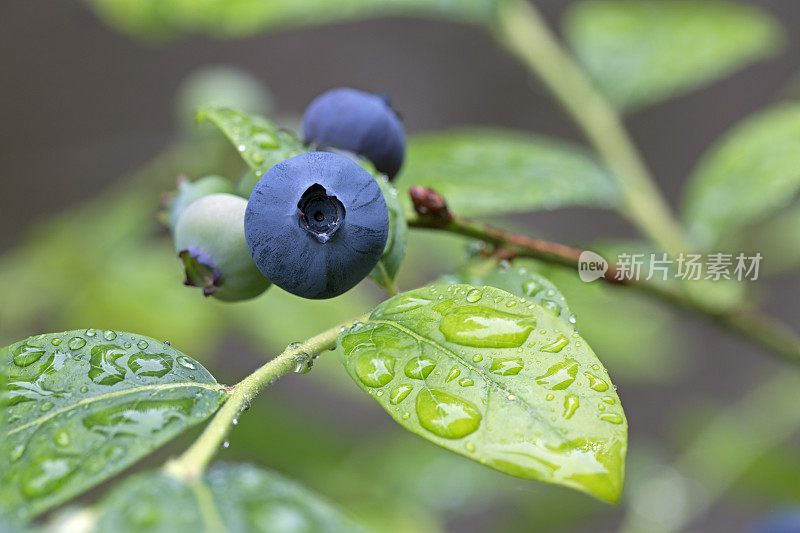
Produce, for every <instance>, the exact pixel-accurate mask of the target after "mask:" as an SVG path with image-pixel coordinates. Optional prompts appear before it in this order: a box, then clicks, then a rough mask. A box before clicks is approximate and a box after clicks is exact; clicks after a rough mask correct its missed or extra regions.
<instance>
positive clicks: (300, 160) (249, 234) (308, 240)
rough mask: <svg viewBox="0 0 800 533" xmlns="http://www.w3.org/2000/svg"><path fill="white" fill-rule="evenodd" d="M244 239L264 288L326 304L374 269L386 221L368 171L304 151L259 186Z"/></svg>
mask: <svg viewBox="0 0 800 533" xmlns="http://www.w3.org/2000/svg"><path fill="white" fill-rule="evenodd" d="M244 233H245V237H246V239H247V246H248V247H249V248H250V254H252V256H253V260H254V261H255V263H256V265H257V266H258V268H259V270H261V272H262V273H263V274H264V276H266V277H267V278H268V279H269V280H270V281H272V283H274V284H275V285H277V286H278V287H280V288H282V289H284V290H286V291H288V292H291V293H292V294H296V295H298V296H302V297H304V298H332V297H334V296H338V295H340V294H342V293H344V292H346V291H347V290H349V289H351V288H352V287H354V286H355V285H356V284H357V283H358V282H359V281H361V280H362V279H364V278H365V277H366V276H367V274H369V272H370V271H371V270H372V268H373V267H374V266H375V265H376V264H377V262H378V260H379V259H380V258H381V254H382V253H383V248H384V246H385V245H386V238H387V236H388V233H389V217H388V212H387V209H386V202H385V201H384V199H383V195H382V194H381V189H380V187H379V186H378V183H377V182H376V181H375V179H374V178H373V177H372V176H371V175H370V174H369V172H367V171H366V170H364V169H363V168H361V167H360V166H359V165H358V164H357V163H355V162H353V161H351V160H350V159H348V158H346V157H343V156H340V155H337V154H333V153H330V152H309V153H306V154H301V155H298V156H295V157H292V158H290V159H287V160H286V161H282V162H281V163H278V164H277V165H275V166H273V167H272V168H271V169H269V170H268V171H267V172H266V173H265V174H264V176H263V177H262V178H261V180H259V182H258V183H257V184H256V186H255V188H254V189H253V192H252V194H251V195H250V201H249V202H248V203H247V213H246V214H245V218H244Z"/></svg>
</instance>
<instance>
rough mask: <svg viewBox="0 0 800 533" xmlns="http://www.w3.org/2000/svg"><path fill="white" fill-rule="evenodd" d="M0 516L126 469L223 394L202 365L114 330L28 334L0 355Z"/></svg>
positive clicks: (55, 499)
mask: <svg viewBox="0 0 800 533" xmlns="http://www.w3.org/2000/svg"><path fill="white" fill-rule="evenodd" d="M0 359H2V360H3V361H5V363H6V366H5V367H4V368H5V369H6V371H7V376H6V378H7V382H6V387H5V388H4V389H3V390H2V391H0V406H2V412H1V413H0V418H2V419H3V423H4V425H3V426H2V428H1V429H0V516H3V515H6V516H9V517H12V518H13V519H16V520H28V519H30V518H32V517H35V516H37V515H39V514H41V513H43V512H44V511H46V510H48V509H50V508H52V507H53V506H55V505H58V504H60V503H62V502H64V501H66V500H67V499H69V498H71V497H73V496H75V495H77V494H80V493H81V492H83V491H85V490H87V489H89V488H91V487H93V486H94V485H97V484H98V483H100V482H102V481H103V480H105V479H108V478H109V477H111V476H113V475H114V474H116V473H118V472H120V471H121V470H122V469H124V468H126V467H127V466H129V465H131V464H133V463H134V462H135V461H137V460H138V459H140V458H142V457H144V456H145V455H147V454H148V453H149V452H151V451H152V450H154V449H155V448H157V447H158V446H160V445H161V444H163V443H165V442H166V441H168V440H169V439H171V438H172V437H174V436H175V435H177V434H179V433H180V432H181V431H183V430H185V429H186V428H188V427H190V426H192V425H194V424H197V423H198V422H201V421H202V420H204V419H205V418H207V417H208V416H210V415H211V414H212V413H214V411H216V410H217V408H218V407H219V406H220V404H221V403H222V401H223V399H224V398H225V389H224V387H222V386H221V385H219V384H217V382H216V381H215V380H214V378H213V377H212V376H211V374H209V373H208V371H206V369H205V368H203V367H202V366H201V365H200V363H198V362H197V361H195V360H194V359H191V358H190V357H187V356H186V355H183V354H182V353H181V352H179V351H177V350H175V349H174V348H172V347H171V346H169V345H168V344H165V343H162V342H159V341H156V340H153V339H150V338H148V337H142V336H141V335H132V334H130V333H123V332H117V331H111V330H107V331H102V330H91V329H90V330H81V331H77V330H75V331H66V332H63V333H51V334H45V335H38V336H36V337H31V338H29V339H26V340H24V341H21V342H18V343H16V344H12V345H11V346H8V347H6V348H3V349H2V351H0Z"/></svg>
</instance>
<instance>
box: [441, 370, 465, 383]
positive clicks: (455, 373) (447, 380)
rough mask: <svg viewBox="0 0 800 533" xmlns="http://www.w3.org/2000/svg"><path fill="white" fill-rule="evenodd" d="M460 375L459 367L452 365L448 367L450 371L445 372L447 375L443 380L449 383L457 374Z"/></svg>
mask: <svg viewBox="0 0 800 533" xmlns="http://www.w3.org/2000/svg"><path fill="white" fill-rule="evenodd" d="M460 375H461V369H460V368H458V367H457V366H454V367H453V368H451V369H450V372H448V373H447V377H446V378H445V382H447V383H449V382H451V381H453V380H454V379H456V378H457V377H458V376H460Z"/></svg>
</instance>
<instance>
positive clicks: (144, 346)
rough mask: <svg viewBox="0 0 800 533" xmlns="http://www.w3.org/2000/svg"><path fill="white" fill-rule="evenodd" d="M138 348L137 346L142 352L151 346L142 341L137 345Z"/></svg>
mask: <svg viewBox="0 0 800 533" xmlns="http://www.w3.org/2000/svg"><path fill="white" fill-rule="evenodd" d="M136 346H137V347H138V348H139V349H140V350H146V349H147V347H148V346H150V344H148V342H147V341H146V340H141V341H139V342H137V343H136Z"/></svg>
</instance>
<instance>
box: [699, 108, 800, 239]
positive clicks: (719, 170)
mask: <svg viewBox="0 0 800 533" xmlns="http://www.w3.org/2000/svg"><path fill="white" fill-rule="evenodd" d="M798 190H800V104H796V103H787V104H781V105H777V106H774V107H772V108H770V109H767V110H765V111H762V112H760V113H758V114H756V115H754V116H751V117H749V118H747V119H745V120H744V121H743V122H742V123H741V124H739V125H737V126H736V127H734V128H733V129H732V130H731V131H730V132H728V133H727V134H726V135H724V136H723V137H722V138H721V139H720V140H719V141H718V142H717V143H716V145H715V146H713V147H712V148H711V150H710V151H709V152H708V153H707V154H706V155H705V156H704V157H703V159H702V160H701V161H700V163H699V164H698V165H697V168H696V169H695V170H694V172H693V175H692V177H691V180H690V182H689V184H688V185H687V189H686V198H685V200H684V205H683V211H684V216H685V218H686V221H687V223H688V225H689V227H690V229H691V231H692V233H693V236H694V237H695V239H696V240H697V241H698V242H699V243H700V244H701V245H703V246H707V247H710V246H712V245H714V244H716V243H717V242H718V241H719V240H720V239H721V238H722V237H724V236H728V235H732V234H734V233H735V232H736V230H738V229H739V228H741V227H742V226H745V225H747V224H748V223H752V222H755V221H758V220H759V219H763V218H764V217H766V216H767V215H770V214H772V213H774V212H775V211H776V210H777V209H779V208H782V207H786V206H788V205H790V204H791V203H792V200H793V199H794V197H795V196H796V195H797V192H798Z"/></svg>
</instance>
